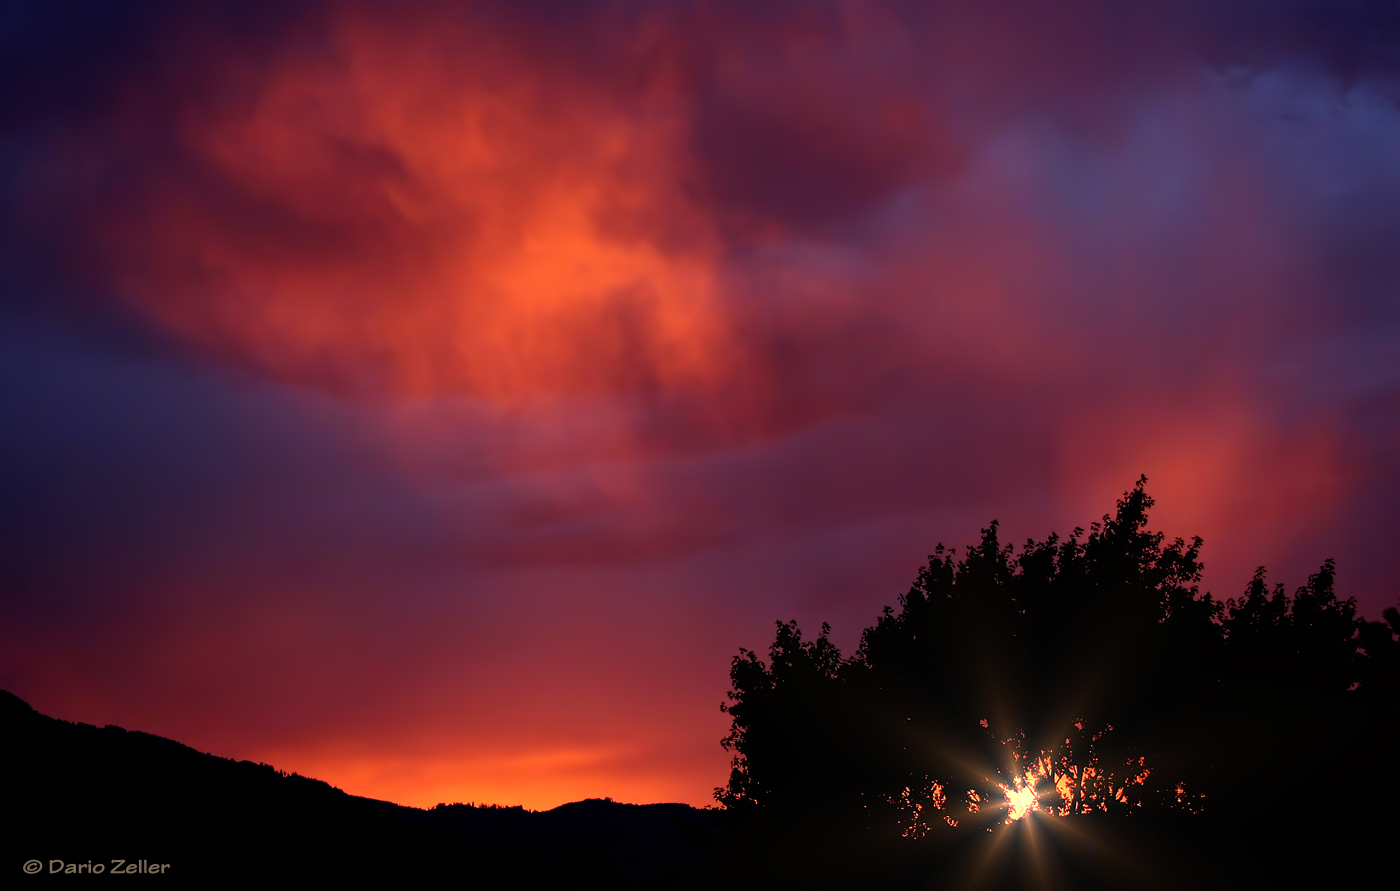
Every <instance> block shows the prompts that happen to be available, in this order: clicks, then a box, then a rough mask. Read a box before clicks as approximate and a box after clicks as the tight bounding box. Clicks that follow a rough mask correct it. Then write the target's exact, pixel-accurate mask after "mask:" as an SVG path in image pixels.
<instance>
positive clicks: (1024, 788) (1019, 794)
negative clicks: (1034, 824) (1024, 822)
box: [1005, 783, 1038, 820]
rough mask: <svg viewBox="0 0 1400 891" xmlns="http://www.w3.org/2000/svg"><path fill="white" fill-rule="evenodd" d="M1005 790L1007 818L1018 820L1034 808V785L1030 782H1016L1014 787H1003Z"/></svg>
mask: <svg viewBox="0 0 1400 891" xmlns="http://www.w3.org/2000/svg"><path fill="white" fill-rule="evenodd" d="M1005 792H1006V817H1007V819H1008V820H1019V819H1021V818H1022V817H1025V816H1027V815H1028V814H1030V812H1031V811H1033V810H1035V809H1036V805H1037V803H1038V802H1037V796H1036V794H1035V786H1034V785H1032V784H1030V783H1026V784H1024V785H1020V784H1018V785H1017V786H1016V787H1015V788H1012V789H1005Z"/></svg>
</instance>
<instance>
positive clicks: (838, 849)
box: [0, 692, 1397, 891]
mask: <svg viewBox="0 0 1400 891" xmlns="http://www.w3.org/2000/svg"><path fill="white" fill-rule="evenodd" d="M1388 726H1390V727H1391V729H1393V722H1391V725H1388ZM1373 729H1374V728H1373ZM0 738H2V739H3V740H4V750H3V751H4V757H5V765H6V767H5V770H4V774H3V787H0V801H3V806H4V823H5V825H6V827H7V831H6V833H5V834H4V835H3V837H0V838H3V840H0V852H3V860H0V871H3V873H4V875H5V876H6V878H5V880H4V887H26V886H29V885H32V884H38V883H42V884H48V883H52V882H54V881H64V882H69V883H71V882H75V881H76V882H78V883H80V884H82V883H89V884H90V883H91V882H93V881H101V882H104V883H105V882H106V881H109V879H108V878H107V876H111V875H112V871H113V869H114V868H121V869H128V868H133V867H134V870H135V871H136V875H140V876H142V878H139V879H135V881H138V882H139V883H140V884H142V885H145V886H151V885H155V884H163V885H165V886H167V887H221V886H225V885H232V884H238V885H243V884H246V883H260V882H265V881H269V877H273V876H276V877H288V878H291V879H293V880H300V881H305V882H308V883H310V884H313V885H314V886H316V887H320V886H323V885H325V884H326V883H328V882H330V881H340V880H346V879H350V878H352V877H354V878H365V877H367V878H369V879H371V880H374V881H378V882H383V883H385V884H386V885H390V886H392V887H400V886H405V885H406V884H407V885H414V884H417V883H420V882H433V883H434V884H436V883H439V882H441V883H443V884H450V885H451V886H452V887H466V888H473V887H482V888H487V887H489V888H496V887H510V888H559V887H566V888H574V887H617V888H664V889H687V888H724V889H747V888H754V889H757V888H762V889H765V891H772V889H787V888H842V889H846V888H901V889H906V888H968V887H976V888H1036V889H1042V891H1048V889H1054V888H1075V889H1083V888H1187V887H1190V888H1202V887H1215V888H1289V887H1305V886H1312V885H1318V886H1324V887H1325V886H1338V885H1347V884H1350V883H1358V882H1362V881H1364V880H1365V877H1366V876H1368V875H1376V874H1381V875H1386V876H1389V877H1390V878H1393V877H1394V875H1395V869H1396V864H1395V857H1396V854H1395V851H1396V848H1395V827H1396V825H1397V824H1396V819H1395V809H1396V807H1397V804H1396V802H1395V801H1393V800H1390V799H1391V798H1392V797H1393V790H1394V781H1393V779H1392V774H1393V773H1394V765H1393V763H1391V762H1389V761H1387V760H1386V759H1385V758H1378V759H1377V763H1376V777H1375V778H1376V780H1377V783H1376V785H1375V786H1374V787H1373V788H1367V787H1366V786H1365V785H1363V784H1358V783H1357V782H1356V779H1357V778H1355V777H1350V778H1346V780H1347V781H1345V782H1341V783H1337V784H1333V785H1331V787H1330V788H1329V783H1328V779H1329V778H1328V777H1326V776H1320V775H1317V774H1315V773H1312V772H1310V773H1308V774H1305V775H1293V776H1288V775H1280V776H1277V777H1276V779H1277V782H1278V784H1279V785H1280V786H1281V787H1286V788H1288V789H1290V790H1293V791H1294V792H1296V791H1297V790H1299V788H1300V787H1301V788H1303V789H1305V790H1306V791H1307V792H1309V793H1312V792H1317V793H1320V794H1313V795H1305V796H1303V797H1304V798H1305V800H1307V804H1306V805H1304V806H1301V807H1292V808H1289V807H1286V806H1285V807H1281V806H1280V805H1281V804H1282V802H1283V801H1286V800H1288V799H1289V798H1290V797H1293V796H1288V795H1276V796H1272V797H1264V798H1261V800H1260V802H1259V804H1260V806H1259V807H1258V808H1256V809H1248V808H1243V809H1233V808H1232V809H1231V813H1230V815H1226V814H1220V815H1215V816H1204V817H1201V818H1195V819H1191V818H1180V817H1175V818H1173V817H1168V818H1164V819H1146V818H1144V819H1133V820H1127V821H1124V820H1110V819H1103V820H1098V819H1094V818H1092V817H1086V818H1084V819H1069V820H1065V819H1054V818H1049V819H1044V818H1032V819H1028V820H1023V821H1020V822H1018V823H1015V824H1012V825H1010V826H1006V825H1001V824H999V823H998V824H997V825H996V826H995V827H994V831H993V832H989V833H985V834H984V833H982V832H976V833H972V834H966V833H951V834H940V833H934V834H931V835H930V836H929V837H928V838H925V839H921V840H914V839H891V838H879V839H877V838H875V837H874V836H873V835H870V834H869V833H866V832H862V831H861V830H860V829H859V828H857V827H853V826H847V827H843V826H842V825H841V823H840V821H839V820H833V819H828V818H826V817H823V816H821V815H819V814H818V813H816V812H814V811H810V810H809V811H806V812H805V813H788V814H783V815H779V814H774V815H771V817H770V818H769V819H765V820H760V821H758V822H756V823H755V822H747V823H741V822H734V821H733V820H734V818H733V817H730V818H729V820H728V821H726V815H725V814H724V813H723V812H721V811H709V810H700V809H697V808H692V807H689V806H687V805H683V804H651V805H630V804H620V803H617V802H613V801H606V800H589V801H580V802H574V803H572V804H566V805H563V806H561V807H557V808H555V809H554V810H551V811H544V812H531V811H526V810H524V809H522V808H518V807H514V808H501V807H473V806H469V805H439V806H437V807H435V808H432V809H430V810H422V809H418V808H411V807H402V806H399V805H395V804H391V803H389V802H385V801H376V800H373V799H368V798H359V797H356V796H353V795H347V794H346V793H344V792H342V791H340V790H339V789H336V788H334V787H332V786H330V785H328V784H327V783H324V782H321V781H319V780H314V779H309V778H307V777H302V776H297V775H295V774H291V775H288V774H284V773H281V772H279V771H277V770H276V769H274V768H273V767H270V766H268V765H264V764H253V763H251V762H247V761H232V760H229V759H225V758H219V757H216V756H213V755H207V754H203V753H200V752H197V751H195V750H194V749H191V748H189V747H188V746H184V745H181V744H179V743H177V742H174V741H172V740H168V739H164V738H161V737H158V736H152V735H150V734H146V733H139V732H133V731H127V730H123V729H121V728H119V727H100V728H99V727H94V726H91V725H87V724H72V723H69V722H66V721H60V720H56V719H53V718H49V717H45V716H44V715H41V714H38V713H37V712H35V711H34V710H33V709H31V708H30V707H29V706H28V705H27V704H25V703H24V702H23V701H21V700H20V699H18V698H17V697H15V696H13V695H11V694H9V693H5V692H0ZM1392 741H1393V740H1392ZM1387 748H1388V746H1387V745H1386V744H1384V743H1382V744H1381V745H1380V746H1379V749H1380V750H1385V749H1387ZM1392 751H1393V750H1392ZM1331 779H1332V780H1337V779H1339V778H1338V777H1332V778H1331ZM1241 811H1249V812H1248V813H1242V812H1241ZM30 861H38V863H39V867H38V872H37V873H35V874H33V875H28V876H26V875H25V874H24V867H25V864H26V863H28V862H30ZM70 864H72V865H76V868H78V869H84V868H87V869H93V868H95V867H97V866H101V867H102V868H103V869H102V878H101V879H98V878H95V877H94V876H93V875H91V874H90V873H88V872H79V873H75V874H65V873H64V872H62V871H61V870H62V869H64V868H65V867H67V866H68V865H70ZM55 865H57V868H58V869H59V870H60V871H59V872H57V873H55V872H53V870H54V869H55ZM1386 881H1389V879H1386ZM1299 883H1302V884H1299Z"/></svg>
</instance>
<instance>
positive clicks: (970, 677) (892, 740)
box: [715, 478, 1400, 852]
mask: <svg viewBox="0 0 1400 891" xmlns="http://www.w3.org/2000/svg"><path fill="white" fill-rule="evenodd" d="M1145 485H1146V478H1142V479H1140V480H1139V481H1138V482H1137V484H1136V485H1135V486H1134V487H1133V488H1132V489H1131V490H1129V491H1128V492H1126V493H1125V494H1124V496H1123V497H1122V499H1121V500H1119V502H1118V504H1117V510H1116V511H1115V512H1114V513H1113V514H1111V515H1105V516H1104V517H1103V519H1102V520H1101V521H1100V522H1098V523H1094V524H1093V525H1092V526H1091V527H1090V528H1089V530H1088V532H1087V534H1086V533H1085V530H1083V529H1075V530H1074V531H1073V532H1072V533H1071V534H1070V535H1069V536H1068V537H1066V538H1063V539H1062V538H1060V537H1058V536H1056V535H1053V534H1052V535H1050V536H1049V537H1047V538H1046V539H1044V540H1042V541H1036V540H1030V541H1027V542H1026V543H1025V544H1024V545H1023V546H1022V547H1020V548H1016V547H1013V546H1011V545H1007V544H1003V543H1002V541H1001V539H1000V529H999V526H998V524H997V523H995V522H993V523H991V524H990V525H989V526H988V527H987V528H986V529H983V530H982V534H981V540H980V541H979V542H977V543H976V544H973V545H971V546H968V547H966V548H965V549H963V551H962V553H961V554H959V553H958V552H957V551H956V550H954V549H948V548H945V547H943V546H942V545H939V546H938V547H937V548H935V549H934V552H933V553H932V554H931V555H930V556H929V558H928V562H927V564H926V565H925V566H923V567H921V568H920V569H919V571H918V574H917V577H916V578H915V580H914V582H913V584H912V586H911V587H910V589H909V591H908V592H907V593H906V594H904V595H903V596H902V597H900V598H899V603H898V608H897V609H896V608H893V607H886V608H885V610H884V612H883V615H881V616H880V617H879V619H878V620H877V621H876V623H875V624H874V625H873V626H871V627H869V628H867V629H866V630H865V632H864V633H863V634H862V636H861V639H860V645H859V647H858V648H857V650H856V651H855V652H854V653H852V654H851V655H849V656H846V657H843V656H842V654H841V653H840V652H839V651H838V649H837V647H836V646H835V644H834V643H833V642H832V641H831V640H830V636H829V631H830V629H829V627H828V626H826V625H823V626H822V629H821V632H820V633H819V634H818V635H817V636H816V637H815V638H814V639H804V637H803V634H802V631H801V629H800V628H799V627H798V624H797V623H796V622H779V623H778V626H777V634H776V636H775V638H774V640H773V643H772V645H771V646H770V647H769V649H768V653H767V658H766V659H764V658H762V657H761V656H760V655H759V654H758V653H755V652H752V651H749V650H740V652H739V655H738V656H737V657H735V659H734V660H733V663H732V665H731V670H730V679H731V682H732V690H731V691H730V692H729V694H728V700H727V702H725V703H724V705H723V706H722V708H723V709H724V710H725V711H726V712H727V713H728V715H729V716H730V719H731V721H732V725H731V730H730V733H729V735H728V736H727V737H726V738H725V740H724V745H725V747H726V748H727V749H729V750H730V751H731V753H732V754H733V763H732V770H731V773H730V779H729V782H728V784H727V785H726V786H725V787H723V788H721V789H717V790H716V793H715V794H716V798H717V799H718V800H719V802H720V803H721V804H722V805H723V806H724V808H725V809H726V811H728V812H729V813H730V814H731V815H732V816H733V818H734V819H735V820H736V825H740V826H743V827H746V829H747V831H750V832H756V833H760V834H763V835H764V838H765V839H766V841H765V845H766V846H767V847H768V848H770V849H774V850H778V849H782V848H783V847H784V845H785V844H786V845H790V846H796V847H803V846H806V847H808V848H810V847H812V846H813V845H817V846H820V847H822V848H823V849H824V850H825V851H828V852H830V851H832V850H835V849H837V848H840V847H842V846H849V845H850V844H851V843H852V841H853V840H854V839H863V840H865V841H866V842H868V843H871V844H884V845H890V844H899V843H902V844H904V845H905V846H906V847H907V848H909V849H915V848H919V846H920V845H923V846H924V847H925V848H927V847H928V846H929V845H930V844H944V845H945V846H946V843H947V842H948V841H949V840H950V839H956V838H959V837H964V838H966V837H969V834H978V833H987V832H992V833H995V832H997V831H1009V830H1010V829H1012V828H1014V826H1013V825H1010V824H1018V823H1019V822H1020V821H1021V820H1022V818H1025V817H1028V816H1032V817H1034V818H1035V819H1036V820H1038V821H1048V822H1046V823H1045V825H1047V826H1049V827H1052V829H1056V828H1059V827H1065V828H1068V827H1073V826H1075V825H1086V824H1085V822H1084V821H1086V820H1087V821H1089V822H1090V823H1092V824H1093V825H1107V824H1106V823H1105V821H1109V822H1112V821H1119V822H1121V821H1125V820H1126V821H1137V822H1138V824H1139V825H1146V824H1147V823H1149V822H1152V821H1157V823H1159V824H1161V823H1163V821H1166V822H1167V823H1171V822H1173V821H1175V822H1177V823H1179V822H1180V821H1182V820H1191V819H1194V818H1198V817H1199V818H1202V819H1209V818H1210V816H1211V815H1212V814H1214V815H1215V817H1216V818H1217V819H1218V818H1220V817H1221V816H1227V817H1228V816H1229V815H1237V814H1243V813H1246V812H1253V811H1254V810H1256V809H1257V808H1258V807H1259V806H1261V805H1263V804H1266V803H1268V802H1278V803H1280V804H1282V805H1284V806H1287V807H1289V808H1290V809H1292V811H1293V812H1294V813H1297V814H1300V815H1302V814H1308V813H1319V812H1320V811H1319V805H1318V802H1319V800H1320V799H1322V798H1325V797H1326V796H1327V795H1328V794H1330V793H1331V791H1332V788H1333V786H1334V784H1336V783H1340V785H1341V786H1342V787H1352V788H1354V785H1355V783H1356V782H1357V776H1358V775H1359V772H1360V771H1363V770H1365V769H1366V767H1365V765H1364V762H1365V761H1366V760H1367V759H1368V758H1371V757H1374V755H1375V750H1376V749H1377V747H1378V746H1379V747H1380V748H1382V749H1383V748H1384V747H1385V744H1384V743H1383V742H1382V740H1383V739H1384V734H1385V733H1387V732H1389V733H1392V734H1393V731H1394V728H1395V726H1396V722H1395V714H1396V705H1395V703H1396V700H1397V683H1396V678H1397V663H1400V659H1397V654H1400V642H1398V641H1397V634H1400V614H1397V612H1396V610H1394V609H1393V608H1392V609H1388V610H1386V612H1385V615H1384V621H1380V622H1375V621H1367V620H1365V619H1362V618H1358V616H1357V613H1356V604H1355V601H1354V600H1351V599H1342V598H1340V597H1338V595H1337V593H1336V590H1335V579H1336V567H1335V565H1334V563H1333V562H1332V561H1331V560H1327V561H1326V562H1324V563H1323V564H1322V566H1321V568H1320V569H1319V570H1318V571H1317V573H1316V574H1314V575H1313V576H1311V577H1310V578H1309V579H1308V581H1307V583H1306V584H1305V585H1303V586H1302V587H1299V588H1298V589H1297V590H1296V591H1295V593H1294V594H1293V595H1292V596H1291V597H1290V596H1289V595H1287V594H1286V593H1285V588H1284V586H1283V585H1282V584H1278V585H1275V586H1274V587H1273V588H1272V589H1271V588H1270V587H1269V586H1268V582H1267V577H1266V575H1265V570H1264V569H1263V568H1262V567H1261V568H1260V569H1259V570H1258V571H1257V572H1256V573H1255V575H1254V578H1253V579H1252V580H1251V582H1250V583H1249V585H1248V587H1247V588H1246V590H1245V591H1244V593H1243V595H1242V596H1241V597H1239V598H1238V599H1229V600H1224V601H1221V600H1218V599H1216V598H1214V597H1213V596H1212V595H1210V594H1209V593H1204V592H1202V591H1201V590H1200V584H1199V583H1200V580H1201V573H1202V564H1201V560H1200V553H1201V548H1202V541H1201V539H1200V538H1193V539H1191V540H1189V541H1188V540H1184V539H1182V538H1175V539H1171V540H1168V539H1167V538H1166V536H1165V535H1163V534H1162V533H1160V532H1154V531H1150V530H1149V528H1148V512H1149V510H1150V509H1151V508H1152V506H1153V500H1152V498H1151V497H1150V496H1149V495H1148V494H1147V492H1146V489H1145ZM1393 739H1394V737H1393V735H1392V736H1391V742H1392V744H1393ZM1304 767H1306V770H1308V771H1312V772H1313V774H1312V776H1311V777H1310V778H1309V779H1306V780H1305V779H1303V777H1304V774H1300V772H1299V770H1300V768H1304ZM1323 774H1326V775H1328V776H1329V779H1327V780H1323V779H1321V776H1322V775H1323ZM1389 782H1390V783H1391V784H1392V785H1393V784H1394V781H1393V780H1390V781H1389ZM1309 784H1312V788H1309ZM1318 784H1321V786H1325V787H1327V788H1326V789H1323V788H1319V785H1318ZM1285 789H1286V790H1288V791H1284V790H1285ZM1212 825H1214V824H1212ZM896 840H899V841H898V842H896ZM910 846H912V847H910ZM1091 847H1092V846H1091Z"/></svg>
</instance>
